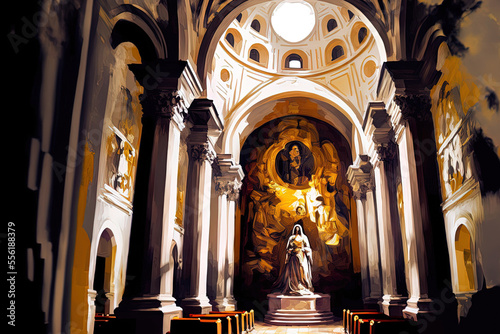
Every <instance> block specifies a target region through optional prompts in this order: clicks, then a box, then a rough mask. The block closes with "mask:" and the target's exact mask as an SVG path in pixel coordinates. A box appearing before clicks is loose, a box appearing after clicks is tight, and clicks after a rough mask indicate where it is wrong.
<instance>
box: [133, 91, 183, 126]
mask: <svg viewBox="0 0 500 334" xmlns="http://www.w3.org/2000/svg"><path fill="white" fill-rule="evenodd" d="M140 99H141V104H142V109H143V112H144V115H145V116H146V117H152V118H155V119H156V118H167V119H170V120H174V121H176V122H177V123H178V124H179V125H183V124H184V121H185V116H186V111H187V109H186V107H185V106H184V101H183V99H182V97H181V96H180V95H179V93H178V92H177V91H162V90H153V91H148V92H147V93H145V94H142V95H141V96H140Z"/></svg>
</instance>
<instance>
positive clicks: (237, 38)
mask: <svg viewBox="0 0 500 334" xmlns="http://www.w3.org/2000/svg"><path fill="white" fill-rule="evenodd" d="M228 35H232V36H233V44H231V43H230V41H229V40H228ZM224 39H225V41H226V42H227V44H228V45H229V46H230V47H231V48H232V49H233V50H234V52H236V53H237V54H240V52H241V48H242V46H243V38H242V37H241V34H240V32H239V31H238V30H236V29H234V28H229V29H228V30H227V31H226V35H225V37H224Z"/></svg>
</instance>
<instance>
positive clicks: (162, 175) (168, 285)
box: [115, 61, 201, 334]
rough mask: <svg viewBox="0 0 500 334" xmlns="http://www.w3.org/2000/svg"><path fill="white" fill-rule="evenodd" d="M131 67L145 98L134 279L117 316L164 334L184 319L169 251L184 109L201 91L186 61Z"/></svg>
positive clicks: (138, 329)
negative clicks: (175, 320)
mask: <svg viewBox="0 0 500 334" xmlns="http://www.w3.org/2000/svg"><path fill="white" fill-rule="evenodd" d="M130 68H131V70H132V71H133V72H134V74H135V76H136V79H137V80H138V81H139V83H141V84H142V85H143V86H144V89H145V91H144V94H143V95H142V96H141V104H142V107H143V118H142V123H143V130H142V133H143V135H142V138H141V144H140V145H141V146H140V156H139V162H138V169H137V182H136V184H137V185H136V192H135V195H134V215H133V217H132V233H131V240H130V251H129V258H128V264H127V274H128V276H129V277H132V278H133V280H132V281H130V282H128V283H129V284H128V286H127V289H126V291H125V295H124V298H123V301H122V302H121V303H120V305H119V307H118V308H117V309H116V310H115V314H116V315H117V316H118V317H119V318H132V319H135V324H136V332H137V333H139V332H141V333H142V332H144V331H147V332H148V333H157V334H163V333H165V332H167V331H168V330H169V329H170V319H171V318H172V317H174V316H181V315H182V309H181V308H179V307H178V306H176V304H175V298H173V297H172V283H173V280H172V274H173V270H174V263H172V262H171V260H170V258H171V257H170V254H169V251H170V248H171V247H170V246H171V243H172V238H173V228H174V220H175V212H176V205H177V203H176V198H177V170H178V158H179V145H180V135H181V131H182V130H183V129H184V127H185V125H184V120H185V117H186V115H187V108H186V105H187V104H188V103H189V102H190V99H192V96H194V95H197V94H199V93H200V91H201V87H200V85H199V83H198V84H196V82H197V80H196V75H195V73H194V71H193V70H192V68H191V67H190V66H189V64H188V63H186V62H166V61H159V62H157V63H155V64H140V65H131V66H130ZM154 70H155V71H154ZM153 73H154V74H155V75H152V74H153ZM188 78H189V80H187V79H188Z"/></svg>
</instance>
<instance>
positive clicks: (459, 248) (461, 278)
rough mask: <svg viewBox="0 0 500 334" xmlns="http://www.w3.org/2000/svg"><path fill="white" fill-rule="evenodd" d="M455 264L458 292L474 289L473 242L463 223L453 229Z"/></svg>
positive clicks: (474, 262)
mask: <svg viewBox="0 0 500 334" xmlns="http://www.w3.org/2000/svg"><path fill="white" fill-rule="evenodd" d="M454 245H455V249H454V251H455V265H456V275H457V276H456V278H457V285H458V291H459V292H466V291H474V290H476V274H475V264H476V261H475V258H474V257H475V254H474V242H473V239H472V237H471V233H470V231H469V229H468V228H467V227H466V226H465V224H459V225H458V227H457V229H456V231H455V238H454Z"/></svg>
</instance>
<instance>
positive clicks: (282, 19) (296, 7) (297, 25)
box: [271, 1, 316, 43]
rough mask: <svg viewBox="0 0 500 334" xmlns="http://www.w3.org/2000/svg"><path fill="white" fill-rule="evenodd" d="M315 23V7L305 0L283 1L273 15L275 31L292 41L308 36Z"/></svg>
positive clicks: (272, 22) (272, 21)
mask: <svg viewBox="0 0 500 334" xmlns="http://www.w3.org/2000/svg"><path fill="white" fill-rule="evenodd" d="M315 23H316V17H315V15H314V9H313V7H312V6H311V5H310V4H308V3H307V2H305V1H283V2H282V3H280V4H279V5H278V6H277V7H276V9H275V10H274V12H273V14H272V16H271V24H272V26H273V29H274V31H275V32H276V33H277V34H278V35H279V36H280V37H282V38H283V39H284V40H286V41H287V42H290V43H296V42H300V41H301V40H303V39H304V38H306V37H307V36H308V35H309V34H310V33H311V31H312V30H313V28H314V25H315Z"/></svg>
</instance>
